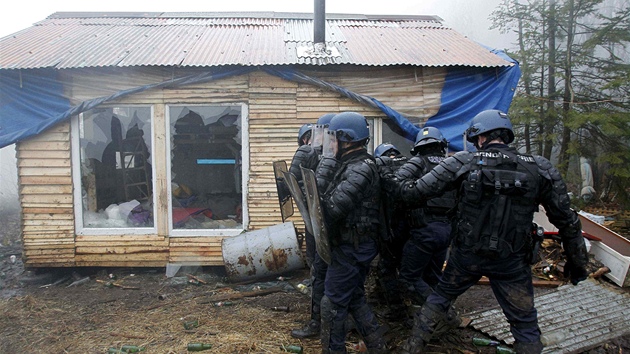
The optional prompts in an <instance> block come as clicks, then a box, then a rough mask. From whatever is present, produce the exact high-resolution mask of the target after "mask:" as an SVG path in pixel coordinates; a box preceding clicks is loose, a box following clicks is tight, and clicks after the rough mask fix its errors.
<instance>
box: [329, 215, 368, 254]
mask: <svg viewBox="0 0 630 354" xmlns="http://www.w3.org/2000/svg"><path fill="white" fill-rule="evenodd" d="M360 219H361V220H360V221H359V222H358V223H356V224H355V225H352V226H350V225H344V226H342V227H341V228H340V229H339V238H338V242H337V244H339V245H341V244H352V245H354V246H355V247H358V246H359V244H361V243H365V242H368V241H374V240H375V239H376V237H377V233H378V222H377V221H375V220H372V219H371V218H368V217H361V218H360Z"/></svg>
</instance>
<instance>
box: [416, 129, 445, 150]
mask: <svg viewBox="0 0 630 354" xmlns="http://www.w3.org/2000/svg"><path fill="white" fill-rule="evenodd" d="M447 146H448V141H446V138H444V136H443V135H442V132H440V130H439V129H438V128H435V127H424V128H422V129H421V130H420V131H419V132H418V135H416V141H415V143H414V145H413V149H411V153H412V154H414V155H415V154H417V153H418V152H420V150H424V149H427V148H431V149H433V148H435V149H439V150H440V151H445V149H446V147H447Z"/></svg>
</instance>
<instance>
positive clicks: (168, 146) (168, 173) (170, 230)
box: [164, 102, 250, 238]
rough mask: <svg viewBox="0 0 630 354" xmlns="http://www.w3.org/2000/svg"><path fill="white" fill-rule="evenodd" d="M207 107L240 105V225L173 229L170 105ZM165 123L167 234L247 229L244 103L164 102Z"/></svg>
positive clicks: (195, 234) (198, 234)
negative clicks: (233, 226)
mask: <svg viewBox="0 0 630 354" xmlns="http://www.w3.org/2000/svg"><path fill="white" fill-rule="evenodd" d="M183 106H185V107H208V106H240V107H241V143H242V144H241V162H242V165H241V179H242V181H241V188H242V190H241V195H242V200H241V209H242V219H243V221H242V227H241V228H237V229H174V228H173V213H172V208H173V192H172V190H171V179H172V178H171V149H172V146H171V124H170V122H171V117H170V109H169V108H170V107H183ZM164 111H165V124H166V137H167V138H166V139H165V140H166V152H167V153H166V166H167V167H166V170H167V171H166V180H167V183H166V185H167V187H166V188H167V195H168V208H167V210H168V212H167V213H168V215H167V219H168V234H169V237H174V238H176V237H202V236H206V237H207V236H217V237H219V236H221V237H222V236H236V235H239V234H241V233H242V232H243V231H245V230H247V229H249V213H248V210H249V208H248V205H247V200H248V190H249V163H250V162H249V111H248V107H247V105H246V104H245V103H236V102H234V103H204V104H197V103H195V104H182V103H177V104H165V107H164Z"/></svg>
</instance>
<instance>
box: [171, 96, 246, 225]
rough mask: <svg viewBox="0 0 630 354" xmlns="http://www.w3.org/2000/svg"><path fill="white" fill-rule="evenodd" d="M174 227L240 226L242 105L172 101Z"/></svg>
mask: <svg viewBox="0 0 630 354" xmlns="http://www.w3.org/2000/svg"><path fill="white" fill-rule="evenodd" d="M168 110H169V120H170V153H171V154H170V161H171V166H170V167H171V170H170V176H171V197H172V198H171V200H172V203H171V210H170V214H171V215H170V216H171V223H172V228H173V229H239V228H242V227H243V220H242V196H243V194H242V156H241V153H242V149H241V145H242V142H241V140H242V137H241V127H242V125H241V107H240V106H170V107H169V108H168Z"/></svg>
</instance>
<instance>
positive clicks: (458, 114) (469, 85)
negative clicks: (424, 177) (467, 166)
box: [425, 50, 521, 151]
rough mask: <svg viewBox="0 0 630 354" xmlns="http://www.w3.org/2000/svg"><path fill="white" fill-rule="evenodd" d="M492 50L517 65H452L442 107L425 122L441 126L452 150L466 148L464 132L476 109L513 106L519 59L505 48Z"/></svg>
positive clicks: (431, 125) (506, 109) (505, 110)
mask: <svg viewBox="0 0 630 354" xmlns="http://www.w3.org/2000/svg"><path fill="white" fill-rule="evenodd" d="M493 52H494V53H495V54H497V55H499V56H500V57H501V58H503V59H505V60H506V61H509V62H511V63H513V64H514V66H511V67H504V68H495V69H482V68H450V69H449V71H448V74H447V75H446V80H445V82H444V87H443V88H442V101H441V106H440V110H439V111H438V112H437V114H436V115H434V116H433V117H431V118H429V119H428V120H427V122H426V124H425V125H426V126H430V127H436V128H438V129H440V132H441V133H442V135H444V137H445V138H446V140H448V141H449V150H451V151H461V150H463V149H464V143H463V133H464V131H465V130H466V129H467V128H468V122H469V121H470V120H471V119H472V118H473V117H474V116H475V115H476V114H477V113H479V112H481V111H484V110H486V109H498V110H501V111H504V112H507V111H508V109H509V108H510V104H511V103H512V98H513V97H514V92H515V91H516V85H517V84H518V80H519V78H520V77H521V69H520V67H519V66H518V62H517V61H516V60H514V59H512V58H510V57H509V56H507V55H506V54H505V53H504V52H502V51H497V50H493ZM468 145H469V146H468V150H471V146H472V145H471V144H470V143H468ZM472 149H474V148H472Z"/></svg>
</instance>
